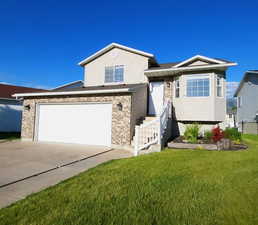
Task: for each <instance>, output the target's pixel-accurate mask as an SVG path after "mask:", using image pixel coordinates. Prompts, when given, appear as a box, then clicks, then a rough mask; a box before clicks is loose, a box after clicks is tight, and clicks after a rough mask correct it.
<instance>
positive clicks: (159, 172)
mask: <svg viewBox="0 0 258 225" xmlns="http://www.w3.org/2000/svg"><path fill="white" fill-rule="evenodd" d="M244 140H245V141H246V143H247V144H248V145H249V146H250V148H249V150H245V151H205V150H183V151H182V150H167V151H163V152H161V153H154V154H149V155H143V156H139V157H135V158H130V159H122V160H115V161H111V162H108V163H106V164H103V165H100V166H98V167H96V168H93V169H91V170H89V171H87V172H84V173H82V174H80V175H79V176H76V177H74V178H72V179H69V180H66V181H65V182H62V183H60V184H58V185H56V186H54V187H52V188H48V189H47V190H45V191H42V192H40V193H37V194H34V195H31V196H30V197H28V198H26V199H25V200H22V201H19V202H18V203H16V204H14V205H12V206H10V207H8V208H5V209H2V210H0V224H6V225H15V224H23V225H29V224H37V225H39V224H41V225H48V224H51V225H52V224H62V225H69V224H73V225H74V224H89V225H97V224H114V225H122V224H128V225H134V224H139V225H145V224H146V225H152V224H164V225H168V224H175V225H202V224H209V225H216V224H218V225H238V224H243V225H254V224H258V137H257V136H254V135H246V136H245V138H244Z"/></svg>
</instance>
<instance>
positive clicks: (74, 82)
mask: <svg viewBox="0 0 258 225" xmlns="http://www.w3.org/2000/svg"><path fill="white" fill-rule="evenodd" d="M78 82H82V83H84V82H83V81H82V80H76V81H73V82H70V83H67V84H63V85H60V86H57V87H55V88H52V89H50V90H55V89H58V88H62V87H66V86H69V85H71V84H76V83H78Z"/></svg>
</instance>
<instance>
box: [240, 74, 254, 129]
mask: <svg viewBox="0 0 258 225" xmlns="http://www.w3.org/2000/svg"><path fill="white" fill-rule="evenodd" d="M257 95H258V77H257V75H248V77H247V79H246V81H245V82H244V84H243V86H242V88H241V90H240V91H239V93H238V95H237V96H238V97H239V96H241V98H242V105H241V107H237V123H238V126H239V127H240V126H241V123H242V121H244V122H255V116H256V113H258V101H257Z"/></svg>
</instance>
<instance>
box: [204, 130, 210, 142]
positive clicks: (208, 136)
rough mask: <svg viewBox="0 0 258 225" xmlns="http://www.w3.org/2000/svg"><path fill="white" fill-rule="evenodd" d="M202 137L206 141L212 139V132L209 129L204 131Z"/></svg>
mask: <svg viewBox="0 0 258 225" xmlns="http://www.w3.org/2000/svg"><path fill="white" fill-rule="evenodd" d="M203 138H204V140H206V141H210V140H211V139H212V132H211V131H210V130H206V131H204V135H203Z"/></svg>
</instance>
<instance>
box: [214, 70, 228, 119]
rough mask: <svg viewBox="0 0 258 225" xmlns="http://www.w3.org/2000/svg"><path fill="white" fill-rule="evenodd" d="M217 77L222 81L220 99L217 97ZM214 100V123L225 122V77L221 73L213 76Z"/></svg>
mask: <svg viewBox="0 0 258 225" xmlns="http://www.w3.org/2000/svg"><path fill="white" fill-rule="evenodd" d="M217 77H220V78H221V79H222V97H218V96H217V81H216V79H217ZM213 85H214V87H213V89H214V92H213V93H214V95H215V96H214V99H215V115H214V117H215V119H214V120H215V121H225V120H226V114H227V93H226V77H225V74H223V73H215V74H214V84H213Z"/></svg>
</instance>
